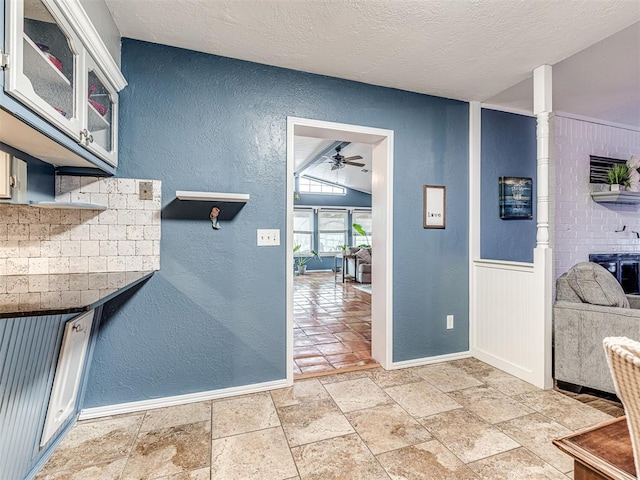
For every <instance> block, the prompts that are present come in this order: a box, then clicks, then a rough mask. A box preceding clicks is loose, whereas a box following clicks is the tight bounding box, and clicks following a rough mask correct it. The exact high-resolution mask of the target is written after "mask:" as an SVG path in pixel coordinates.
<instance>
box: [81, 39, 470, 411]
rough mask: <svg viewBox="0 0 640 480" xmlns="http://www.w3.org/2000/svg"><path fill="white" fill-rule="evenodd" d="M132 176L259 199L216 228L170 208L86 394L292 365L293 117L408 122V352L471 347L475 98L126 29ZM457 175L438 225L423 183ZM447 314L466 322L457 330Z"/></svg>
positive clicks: (390, 124) (397, 225)
mask: <svg viewBox="0 0 640 480" xmlns="http://www.w3.org/2000/svg"><path fill="white" fill-rule="evenodd" d="M122 65H123V71H124V74H125V77H126V78H127V80H128V81H129V86H128V87H127V88H126V89H125V90H124V91H123V92H122V94H121V97H120V98H121V105H120V152H119V155H120V162H121V165H120V167H119V170H118V174H119V175H120V176H123V177H133V178H156V179H160V180H162V182H163V183H162V196H163V205H164V207H166V206H167V205H168V204H169V203H171V202H172V201H173V200H174V197H175V191H176V190H183V189H184V190H212V191H223V192H243V193H249V194H250V195H251V200H250V201H249V202H248V203H247V205H246V206H245V207H244V208H243V209H242V210H241V211H240V212H239V213H238V214H237V215H236V216H235V217H234V218H233V220H230V221H225V222H223V223H222V229H221V230H219V231H214V230H212V228H211V224H210V222H209V221H208V219H207V218H202V219H188V218H186V217H188V216H189V215H188V210H185V218H184V219H168V218H163V221H162V242H161V264H162V268H161V271H160V272H159V273H158V274H156V275H154V276H153V278H152V279H151V280H150V281H149V282H148V283H147V284H146V285H144V287H142V288H140V289H139V291H138V292H137V294H135V295H132V296H131V297H130V298H127V299H123V300H122V305H120V306H119V308H118V309H117V310H114V311H113V312H112V314H111V315H110V317H109V318H107V319H106V321H105V322H104V323H103V325H102V328H101V331H100V333H99V338H98V342H97V345H96V349H95V353H94V362H93V366H92V370H91V376H90V381H89V384H88V391H87V394H86V397H85V407H93V406H99V405H108V404H115V403H121V402H128V401H135V400H143V399H148V398H154V397H162V396H167V395H178V394H184V393H190V392H197V391H206V390H212V389H220V388H225V387H233V386H239V385H245V384H251V383H255V382H264V381H269V380H277V379H282V378H284V377H285V374H286V372H285V370H286V368H285V365H286V363H285V362H286V351H285V350H286V349H285V338H286V318H285V317H286V296H285V295H286V291H285V259H286V255H288V254H290V253H289V252H285V246H284V242H283V244H282V245H281V246H280V247H277V248H274V247H270V248H258V247H256V229H258V228H278V229H280V231H281V233H282V238H284V235H285V225H286V218H285V217H286V192H285V189H286V117H287V116H289V115H291V116H298V117H306V118H315V119H321V120H327V121H334V122H343V123H349V124H359V125H367V126H373V127H381V128H388V129H392V130H394V131H395V172H394V188H395V192H396V193H395V198H394V214H393V217H392V218H391V219H390V220H391V221H393V222H394V231H395V238H394V242H395V243H394V262H395V264H394V275H395V277H394V302H395V303H394V317H395V323H394V335H395V340H394V351H395V360H406V359H411V358H418V357H425V356H431V355H439V354H444V353H451V352H458V351H465V350H467V349H468V326H467V324H468V322H467V316H468V298H467V290H468V255H467V250H468V229H467V224H468V208H467V204H468V196H467V190H468V175H467V171H468V104H466V103H463V102H458V101H453V100H447V99H442V98H435V97H429V96H425V95H418V94H413V93H408V92H404V91H399V90H393V89H386V88H381V87H375V86H371V85H365V84H361V83H356V82H350V81H344V80H339V79H335V78H330V77H323V76H318V75H311V74H305V73H301V72H296V71H291V70H284V69H280V68H274V67H268V66H264V65H259V64H253V63H248V62H243V61H238V60H233V59H229V58H223V57H217V56H212V55H206V54H201V53H196V52H190V51H186V50H181V49H177V48H171V47H166V46H162V45H155V44H149V43H144V42H139V41H134V40H125V41H124V42H123V50H122ZM425 183H433V184H444V185H447V187H448V189H449V192H450V197H449V201H448V203H447V208H448V211H447V219H448V224H447V229H446V230H424V229H423V228H422V185H423V184H425ZM447 313H453V314H455V315H456V329H455V330H449V331H447V330H446V329H445V323H446V322H445V316H446V314H447Z"/></svg>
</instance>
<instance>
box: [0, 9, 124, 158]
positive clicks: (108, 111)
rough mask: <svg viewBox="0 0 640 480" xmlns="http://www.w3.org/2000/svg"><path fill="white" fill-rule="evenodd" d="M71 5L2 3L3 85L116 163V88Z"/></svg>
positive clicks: (9, 91)
mask: <svg viewBox="0 0 640 480" xmlns="http://www.w3.org/2000/svg"><path fill="white" fill-rule="evenodd" d="M78 5H79V4H78ZM71 8H81V7H77V6H72V2H67V1H66V0H10V1H8V2H6V15H7V20H8V21H7V28H6V45H7V53H8V55H9V62H8V65H7V67H6V68H5V90H6V92H7V93H8V94H9V95H11V96H13V97H14V98H16V99H17V100H18V101H20V102H21V103H23V104H24V105H25V106H27V107H28V108H30V109H31V110H32V111H34V112H35V113H36V114H38V115H39V116H41V117H42V118H44V119H45V120H46V121H48V122H49V123H51V124H52V125H54V126H55V127H57V128H58V129H59V130H61V131H63V132H64V133H65V134H67V135H68V136H70V137H71V138H72V139H74V140H75V141H76V142H78V143H79V144H80V145H82V146H83V147H84V148H86V149H87V150H89V151H90V152H92V153H94V154H95V155H96V156H98V157H100V158H101V159H103V160H105V161H106V162H107V163H109V164H110V165H113V166H116V165H117V108H118V90H117V89H116V88H115V87H114V86H113V82H110V81H109V78H108V76H107V74H106V73H105V71H104V70H103V69H102V68H101V66H100V65H98V63H97V62H96V60H95V59H94V58H93V57H92V55H91V53H90V52H89V51H88V48H87V47H86V44H85V43H86V42H85V39H83V38H82V37H81V36H80V35H79V33H78V32H82V31H83V30H82V29H80V28H78V27H77V26H75V25H74V24H73V23H72V21H70V20H69V18H74V17H73V15H72V13H74V12H73V11H72V10H70V9H71ZM118 73H119V72H118ZM120 75H121V74H120ZM124 84H125V82H124V78H122V86H124Z"/></svg>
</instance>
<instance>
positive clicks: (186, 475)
mask: <svg viewBox="0 0 640 480" xmlns="http://www.w3.org/2000/svg"><path fill="white" fill-rule="evenodd" d="M210 478H211V469H210V468H209V467H205V468H199V469H198V470H192V471H190V472H182V473H176V474H175V475H169V476H168V477H159V478H156V479H154V480H209V479H210Z"/></svg>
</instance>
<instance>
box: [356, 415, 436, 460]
mask: <svg viewBox="0 0 640 480" xmlns="http://www.w3.org/2000/svg"><path fill="white" fill-rule="evenodd" d="M346 417H347V419H349V421H350V422H351V425H353V427H354V428H355V429H356V432H358V434H359V435H360V437H361V438H362V440H363V441H364V443H366V444H367V447H369V450H371V452H372V453H373V454H374V455H377V454H379V453H383V452H388V451H389V450H395V449H397V448H402V447H407V446H409V445H415V444H416V443H423V442H426V441H427V440H431V439H432V437H431V435H430V434H429V432H427V430H426V429H425V428H424V427H423V426H422V425H420V424H419V423H418V422H417V421H416V420H415V419H414V418H413V417H412V416H410V415H409V414H407V412H405V411H404V410H403V409H402V408H400V407H399V406H398V405H396V404H392V405H382V406H379V407H374V408H367V409H366V410H358V411H356V412H351V413H347V414H346Z"/></svg>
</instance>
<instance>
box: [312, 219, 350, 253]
mask: <svg viewBox="0 0 640 480" xmlns="http://www.w3.org/2000/svg"><path fill="white" fill-rule="evenodd" d="M345 243H347V212H346V211H344V210H343V211H330V210H325V211H321V212H320V213H318V250H319V251H320V253H336V252H340V251H342V245H344V244H345Z"/></svg>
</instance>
